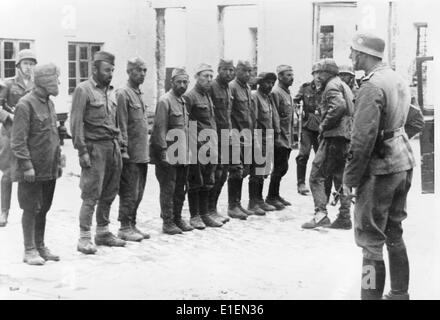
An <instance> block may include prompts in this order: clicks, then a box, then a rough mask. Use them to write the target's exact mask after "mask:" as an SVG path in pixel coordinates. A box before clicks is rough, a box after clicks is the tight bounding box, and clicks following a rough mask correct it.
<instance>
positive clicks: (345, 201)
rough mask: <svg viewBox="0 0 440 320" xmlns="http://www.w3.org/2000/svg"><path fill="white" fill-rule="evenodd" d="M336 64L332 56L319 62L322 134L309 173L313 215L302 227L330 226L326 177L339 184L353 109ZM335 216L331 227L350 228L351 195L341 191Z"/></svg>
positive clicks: (349, 92) (336, 185)
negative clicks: (337, 213) (313, 206)
mask: <svg viewBox="0 0 440 320" xmlns="http://www.w3.org/2000/svg"><path fill="white" fill-rule="evenodd" d="M338 71H339V70H338V66H337V65H336V63H335V61H334V60H333V59H324V60H321V61H320V63H319V70H318V71H317V72H318V73H319V81H320V82H321V83H322V85H323V86H324V88H325V89H324V91H323V93H322V104H321V108H322V109H321V118H322V120H321V124H320V125H319V132H320V135H321V136H322V139H321V140H320V144H319V149H318V152H317V153H316V156H315V159H314V160H313V164H312V171H311V173H310V181H309V184H310V188H311V190H312V195H313V201H314V204H315V215H314V217H313V219H312V220H311V221H310V222H307V223H304V224H303V225H302V227H303V228H305V229H311V228H316V227H320V226H330V220H329V218H328V217H327V202H328V195H327V194H326V186H325V185H326V181H328V179H329V177H331V176H332V177H333V182H334V183H335V187H336V189H337V190H341V188H342V177H343V173H344V167H345V157H346V154H347V151H348V145H349V143H350V134H351V122H352V116H353V112H354V110H353V109H354V105H353V93H352V92H351V90H350V88H349V87H348V86H347V85H346V84H345V82H343V81H342V80H341V79H340V78H339V77H338V76H337V74H338ZM340 203H341V204H340V207H339V215H338V218H337V219H336V220H335V221H334V222H333V224H332V225H331V227H332V228H340V229H350V228H351V219H350V199H349V198H348V196H347V195H345V194H343V193H342V192H341V196H340Z"/></svg>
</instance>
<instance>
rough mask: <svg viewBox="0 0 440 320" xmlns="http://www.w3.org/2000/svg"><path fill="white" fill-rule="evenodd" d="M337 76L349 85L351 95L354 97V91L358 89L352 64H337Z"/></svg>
mask: <svg viewBox="0 0 440 320" xmlns="http://www.w3.org/2000/svg"><path fill="white" fill-rule="evenodd" d="M338 76H339V78H341V80H342V81H344V82H345V83H346V84H347V86H349V87H350V89H351V91H353V95H354V97H355V98H356V93H357V90H358V87H357V83H356V75H355V73H354V70H353V67H352V66H347V65H341V66H339V74H338Z"/></svg>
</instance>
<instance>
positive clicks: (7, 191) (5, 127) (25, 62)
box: [0, 49, 37, 227]
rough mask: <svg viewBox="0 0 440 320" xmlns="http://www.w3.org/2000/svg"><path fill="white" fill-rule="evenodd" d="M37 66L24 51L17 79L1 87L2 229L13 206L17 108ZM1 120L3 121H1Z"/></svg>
mask: <svg viewBox="0 0 440 320" xmlns="http://www.w3.org/2000/svg"><path fill="white" fill-rule="evenodd" d="M36 64H37V57H36V55H35V53H34V52H33V51H32V50H30V49H24V50H21V51H19V52H18V54H17V60H16V64H15V66H16V73H15V77H13V78H9V79H6V80H5V83H4V87H3V88H1V87H0V106H1V107H2V111H3V114H4V117H3V118H4V120H3V121H0V122H1V123H2V126H1V128H0V158H1V159H2V160H1V166H0V170H2V172H3V175H2V180H1V213H0V227H4V226H6V224H7V223H8V215H9V209H10V206H11V193H12V181H11V168H10V164H11V156H12V152H11V148H10V138H11V127H12V120H13V114H14V110H15V106H16V104H17V103H18V100H20V98H21V97H23V96H24V95H25V94H27V93H28V92H30V91H31V90H32V88H33V87H34V82H33V69H34V67H35V65H36ZM5 112H6V113H7V114H6V113H5ZM0 120H1V119H0Z"/></svg>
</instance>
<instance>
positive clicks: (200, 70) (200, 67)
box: [196, 63, 214, 75]
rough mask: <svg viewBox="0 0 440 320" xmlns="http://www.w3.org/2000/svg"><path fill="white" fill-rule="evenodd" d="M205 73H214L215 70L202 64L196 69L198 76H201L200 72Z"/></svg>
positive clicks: (208, 65)
mask: <svg viewBox="0 0 440 320" xmlns="http://www.w3.org/2000/svg"><path fill="white" fill-rule="evenodd" d="M203 71H212V72H214V69H212V67H211V65H210V64H207V63H201V64H199V65H198V66H197V68H196V75H197V74H199V73H200V72H203Z"/></svg>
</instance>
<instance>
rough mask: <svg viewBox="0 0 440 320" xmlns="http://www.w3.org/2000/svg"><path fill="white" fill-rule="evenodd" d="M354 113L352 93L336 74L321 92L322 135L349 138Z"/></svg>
mask: <svg viewBox="0 0 440 320" xmlns="http://www.w3.org/2000/svg"><path fill="white" fill-rule="evenodd" d="M353 113H354V104H353V93H352V91H351V89H350V88H349V87H348V86H347V85H346V84H345V82H343V81H342V80H341V79H340V78H339V77H338V76H335V77H333V78H331V79H330V80H329V81H328V82H327V84H326V86H325V89H324V92H323V93H322V103H321V117H322V118H321V119H322V120H321V128H322V135H323V136H324V137H325V138H329V137H344V138H346V139H347V140H350V136H351V125H352V117H353Z"/></svg>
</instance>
